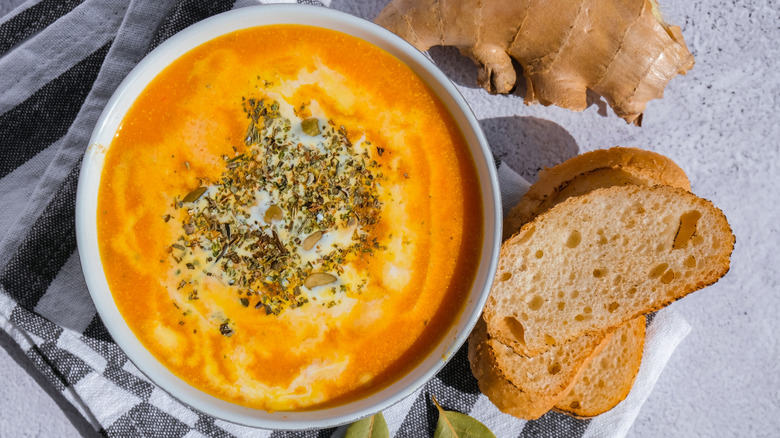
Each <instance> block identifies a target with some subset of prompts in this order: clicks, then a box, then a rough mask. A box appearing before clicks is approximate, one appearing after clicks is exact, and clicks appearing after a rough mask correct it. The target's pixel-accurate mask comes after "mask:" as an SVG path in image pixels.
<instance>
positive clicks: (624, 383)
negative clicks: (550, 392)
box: [555, 315, 645, 418]
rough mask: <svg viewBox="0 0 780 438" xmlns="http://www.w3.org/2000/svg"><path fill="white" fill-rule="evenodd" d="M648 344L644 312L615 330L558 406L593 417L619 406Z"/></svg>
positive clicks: (572, 412) (564, 411) (567, 410)
mask: <svg viewBox="0 0 780 438" xmlns="http://www.w3.org/2000/svg"><path fill="white" fill-rule="evenodd" d="M567 345H568V344H567ZM644 345H645V317H644V315H643V316H640V317H638V318H634V319H632V320H631V321H629V322H627V323H625V324H623V325H621V326H620V327H618V328H617V329H616V330H615V331H614V332H613V333H612V337H611V338H610V339H609V340H608V341H607V343H606V346H605V347H604V349H602V350H601V352H600V353H599V354H598V355H597V356H596V357H594V358H593V360H591V361H590V362H589V363H588V364H587V365H586V366H585V368H584V369H583V371H582V373H581V374H580V376H579V377H578V378H577V382H576V383H575V384H574V387H573V388H572V389H571V391H570V392H569V394H568V395H567V396H566V397H564V398H563V399H561V400H560V401H559V402H558V403H556V404H555V410H557V411H559V412H563V413H565V414H569V415H572V416H575V417H578V418H589V417H595V416H596V415H600V414H603V413H604V412H607V411H608V410H610V409H612V408H613V407H615V406H616V405H617V404H618V403H620V402H621V401H622V400H623V399H625V398H626V397H627V396H628V393H629V392H630V391H631V387H632V386H633V384H634V379H635V378H636V375H637V373H638V372H639V366H640V365H641V364H642V353H643V350H644Z"/></svg>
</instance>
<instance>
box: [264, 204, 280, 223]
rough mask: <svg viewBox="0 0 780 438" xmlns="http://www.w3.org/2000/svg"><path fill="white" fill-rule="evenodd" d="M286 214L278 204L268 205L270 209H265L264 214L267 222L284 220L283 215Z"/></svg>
mask: <svg viewBox="0 0 780 438" xmlns="http://www.w3.org/2000/svg"><path fill="white" fill-rule="evenodd" d="M283 216H284V212H283V211H282V208H281V207H279V206H278V205H272V206H270V207H268V210H266V211H265V216H263V220H264V221H265V223H267V224H268V223H271V222H272V221H280V220H282V217H283Z"/></svg>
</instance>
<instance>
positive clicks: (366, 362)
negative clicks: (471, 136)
mask: <svg viewBox="0 0 780 438" xmlns="http://www.w3.org/2000/svg"><path fill="white" fill-rule="evenodd" d="M98 202H99V211H98V212H97V214H98V233H99V241H100V251H101V259H102V262H103V265H104V268H105V272H106V276H107V278H108V282H109V286H110V288H111V291H112V294H113V296H114V298H115V301H116V302H117V305H118V307H119V310H120V312H121V313H122V315H123V316H124V318H125V320H126V321H127V323H128V324H129V325H130V327H131V329H132V330H133V331H134V332H135V334H136V335H137V336H138V338H139V339H140V340H141V342H142V343H143V344H144V345H145V346H146V347H147V348H148V349H149V350H150V351H151V352H152V353H153V354H154V355H155V356H156V357H157V358H158V359H159V360H160V361H161V362H162V363H163V364H164V365H165V366H166V367H168V368H169V369H170V370H171V371H173V372H174V373H175V374H177V375H178V376H180V377H181V378H182V379H184V380H185V381H187V382H189V383H190V384H192V385H193V386H195V387H197V388H199V389H201V390H203V391H205V392H207V393H210V394H212V395H214V396H216V397H219V398H221V399H224V400H227V401H230V402H233V403H237V404H241V405H244V406H248V407H253V408H258V409H265V410H273V411H276V410H301V409H317V408H322V407H328V406H333V405H337V404H342V403H346V402H349V401H352V400H355V399H357V398H360V397H364V396H366V395H368V394H370V393H372V392H375V391H377V390H379V389H381V388H383V387H384V386H386V385H388V384H390V383H392V382H393V381H395V380H397V379H399V378H400V377H402V376H403V375H404V374H405V373H407V372H408V371H410V370H411V369H412V368H413V367H414V366H415V365H416V364H418V363H420V362H421V361H422V360H423V359H424V358H425V357H426V356H427V354H428V353H429V352H430V351H432V349H433V348H434V347H435V346H436V345H437V344H438V343H439V342H440V341H441V340H442V338H443V337H444V335H445V334H446V333H447V331H448V330H449V328H450V327H451V326H452V323H453V322H454V320H455V318H456V317H457V316H458V315H459V314H460V312H461V310H462V308H463V306H464V304H465V301H466V299H467V295H468V293H469V290H470V288H471V285H472V283H473V281H474V277H475V274H476V270H477V263H478V260H479V258H480V248H481V243H482V238H483V235H482V234H483V233H482V229H483V224H482V216H481V214H482V213H481V212H482V205H481V201H480V197H479V186H478V183H477V176H476V170H475V167H474V163H473V161H472V158H471V156H470V155H469V152H468V150H467V147H466V144H465V142H464V140H463V137H462V135H461V133H460V132H459V130H458V128H457V127H456V125H455V122H454V120H453V119H452V117H451V115H450V114H449V113H448V112H447V110H446V109H445V107H444V106H443V105H442V103H441V102H440V101H439V100H438V98H437V96H436V95H435V94H434V93H433V92H432V91H431V90H430V89H429V88H428V86H427V85H426V84H425V83H424V82H423V81H422V80H421V79H420V78H419V77H418V76H416V75H415V74H414V73H413V72H412V71H411V70H410V69H409V68H408V67H406V66H405V65H404V64H402V63H401V62H400V61H398V60H397V59H396V58H394V57H393V56H391V55H389V54H387V53H385V52H384V51H382V50H380V49H378V48H377V47H375V46H372V45H370V44H368V43H365V42H363V41H361V40H358V39H355V38H353V37H350V36H347V35H344V34H341V33H339V32H335V31H330V30H325V29H320V28H315V27H306V26H293V25H282V26H264V27H257V28H252V29H246V30H241V31H237V32H234V33H230V34H228V35H225V36H222V37H220V38H217V39H215V40H212V41H210V42H208V43H206V44H203V45H201V46H199V47H197V48H195V49H194V50H192V51H190V52H188V53H187V54H185V55H184V56H182V57H181V58H180V59H178V60H176V61H175V62H174V63H173V64H171V65H170V66H169V67H168V68H167V69H165V70H164V71H163V72H162V73H161V74H160V75H159V76H158V77H156V78H155V79H154V80H153V81H152V82H151V83H150V84H149V85H148V87H147V88H146V89H145V90H144V91H143V92H142V93H141V95H140V97H139V98H138V99H137V100H136V101H135V103H134V104H133V106H132V108H131V109H130V111H129V112H128V113H127V115H126V116H125V118H124V120H123V121H122V124H121V127H120V129H119V130H118V132H117V134H116V136H115V138H114V140H113V141H112V143H111V145H110V148H109V150H108V153H107V156H106V161H105V167H104V170H103V175H102V179H101V185H100V191H99V200H98Z"/></svg>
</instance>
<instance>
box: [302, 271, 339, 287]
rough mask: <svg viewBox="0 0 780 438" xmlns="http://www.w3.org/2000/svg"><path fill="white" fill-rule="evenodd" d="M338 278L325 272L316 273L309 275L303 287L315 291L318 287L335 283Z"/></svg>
mask: <svg viewBox="0 0 780 438" xmlns="http://www.w3.org/2000/svg"><path fill="white" fill-rule="evenodd" d="M336 280H338V278H336V277H335V276H333V275H330V274H326V273H324V272H315V273H313V274H309V276H308V277H306V280H304V281H303V285H304V286H306V288H308V289H309V290H311V289H314V288H315V287H317V286H324V285H326V284H331V283H335V282H336Z"/></svg>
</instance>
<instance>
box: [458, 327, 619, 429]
mask: <svg viewBox="0 0 780 438" xmlns="http://www.w3.org/2000/svg"><path fill="white" fill-rule="evenodd" d="M610 338H611V335H610V334H603V335H599V336H596V337H583V338H580V339H578V340H576V341H574V342H573V343H572V344H569V345H567V346H565V347H559V348H558V350H559V351H554V350H555V349H552V350H551V351H549V352H548V353H546V354H544V355H540V356H538V357H536V358H528V357H523V356H519V355H516V354H514V353H513V352H512V350H511V349H510V348H509V347H507V346H506V345H503V344H501V343H499V342H498V341H496V340H495V339H490V338H489V336H488V334H487V329H486V325H485V322H484V320H482V319H481V318H480V320H479V322H478V323H477V326H476V327H475V328H474V331H473V332H472V334H471V336H469V340H468V358H469V365H470V367H471V372H472V373H473V374H474V377H476V378H477V383H478V384H479V389H480V391H482V393H483V394H485V395H486V396H487V397H488V399H490V401H491V402H493V404H494V405H496V407H497V408H498V409H499V410H501V411H502V412H504V413H506V414H509V415H513V416H515V417H517V418H521V419H524V420H534V419H537V418H539V417H541V416H542V415H544V414H545V413H546V412H548V411H549V410H550V409H552V408H553V406H555V404H556V403H558V401H560V400H561V399H562V398H564V397H565V396H566V395H567V394H569V393H570V391H571V389H572V388H573V387H574V385H575V383H576V382H577V377H578V376H579V375H580V374H581V373H582V371H583V370H584V369H585V367H586V366H587V365H588V363H590V361H591V360H593V358H594V357H596V356H597V355H598V354H599V353H600V352H601V351H602V350H603V348H604V347H605V346H606V345H607V344H608V342H609V340H610ZM570 346H571V348H573V349H572V350H570V351H569V353H573V356H574V357H573V358H572V361H573V363H572V364H571V366H564V367H563V368H561V369H560V370H559V371H558V373H560V374H557V375H555V376H553V375H548V374H547V373H548V372H549V370H548V365H549V363H550V362H554V361H555V360H556V357H558V356H565V355H566V352H564V351H561V350H562V349H563V348H569V347H570ZM532 361H533V362H532ZM517 368H519V372H518V370H517ZM529 375H533V376H535V377H537V378H540V379H543V380H544V381H545V382H552V385H551V387H550V388H544V389H540V388H536V389H534V388H533V387H532V386H533V384H531V383H530V382H529V378H528V376H529ZM537 386H539V385H537Z"/></svg>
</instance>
